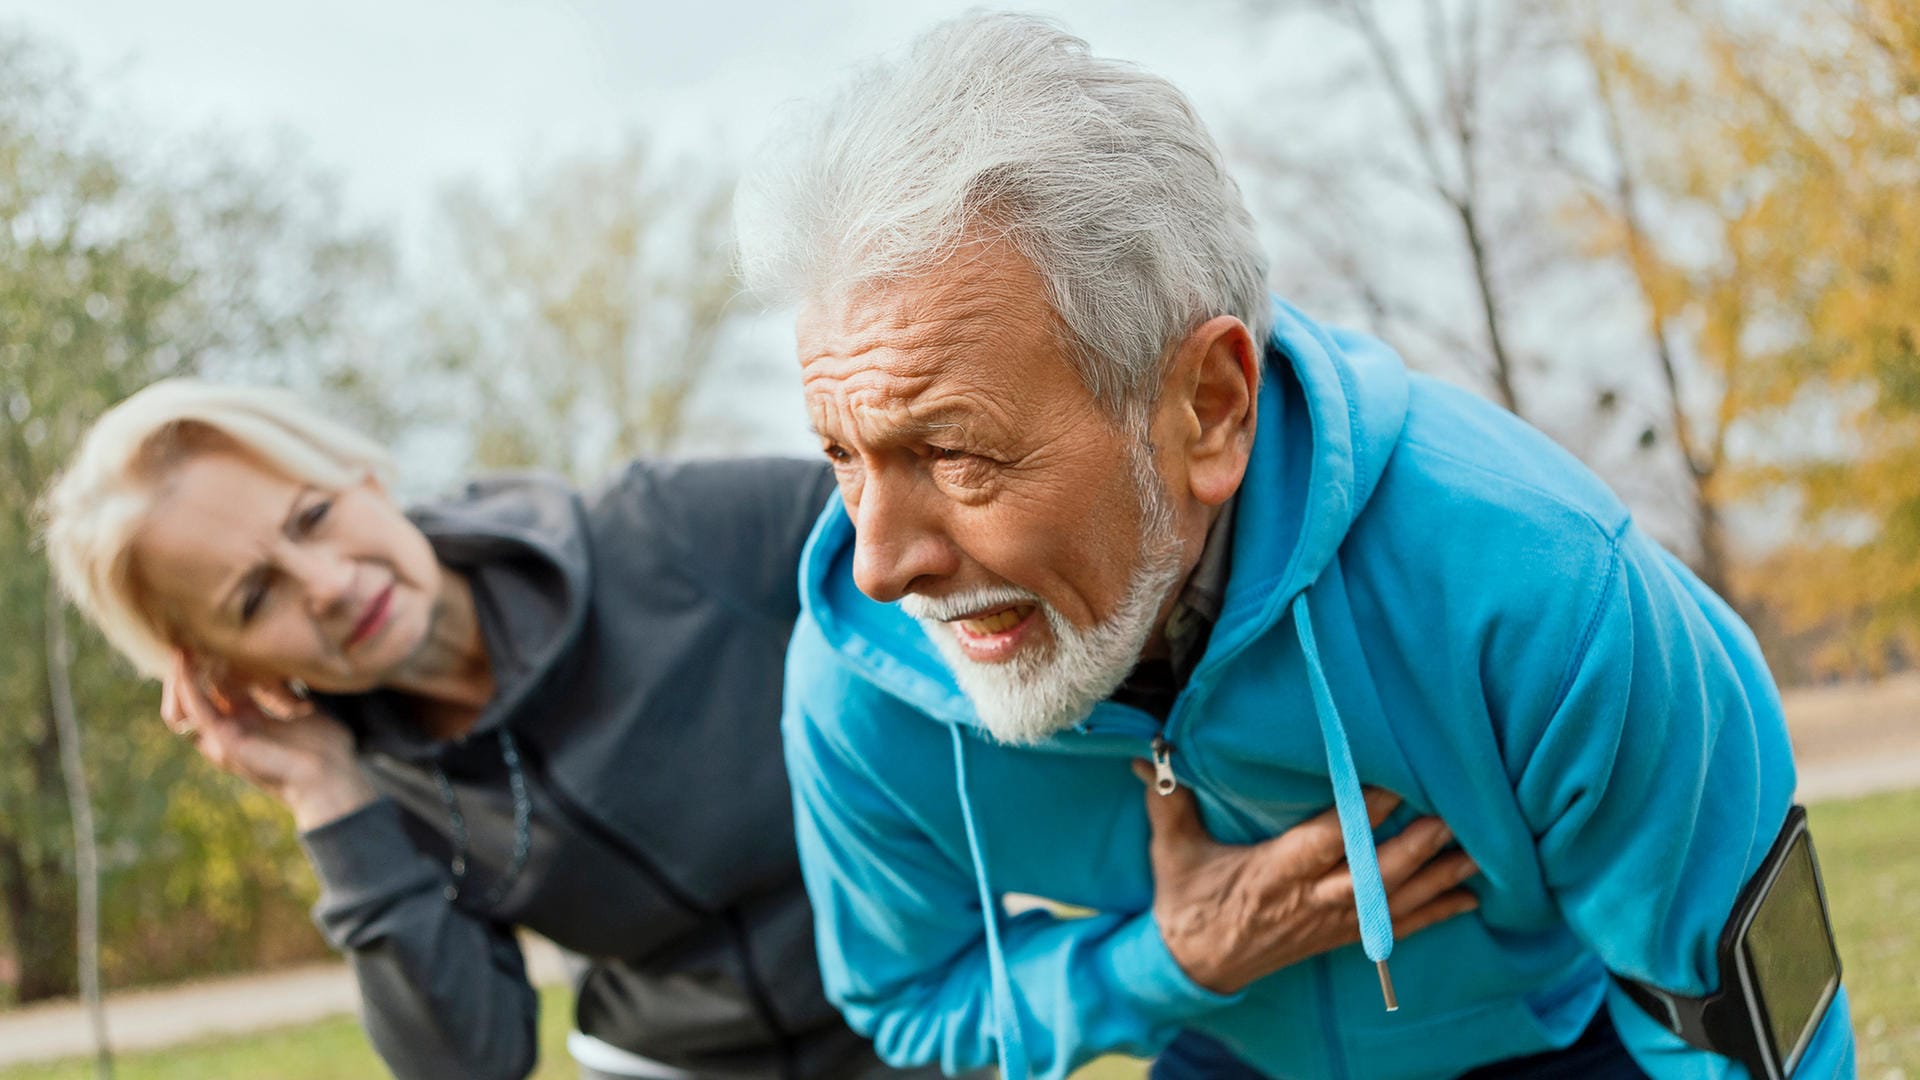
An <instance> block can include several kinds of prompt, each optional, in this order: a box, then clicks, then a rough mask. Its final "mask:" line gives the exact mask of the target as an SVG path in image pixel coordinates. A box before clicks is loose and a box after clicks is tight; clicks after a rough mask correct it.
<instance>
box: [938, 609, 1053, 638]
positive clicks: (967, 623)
mask: <svg viewBox="0 0 1920 1080" xmlns="http://www.w3.org/2000/svg"><path fill="white" fill-rule="evenodd" d="M1031 614H1033V605H1032V604H1008V605H1007V606H1005V607H1002V608H996V609H994V610H992V611H988V612H985V613H983V614H979V615H969V616H967V617H966V618H963V619H955V620H953V625H954V626H956V627H958V628H959V629H960V631H961V632H962V633H964V634H968V635H970V636H972V637H992V636H994V635H995V634H1004V633H1006V632H1007V631H1009V630H1011V629H1013V628H1014V627H1016V626H1019V625H1020V624H1021V623H1023V622H1025V621H1026V618H1027V616H1029V615H1031Z"/></svg>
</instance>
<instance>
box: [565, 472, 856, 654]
mask: <svg viewBox="0 0 1920 1080" xmlns="http://www.w3.org/2000/svg"><path fill="white" fill-rule="evenodd" d="M833 486H834V483H833V471H832V469H831V468H829V467H828V465H827V464H826V463H825V462H823V461H822V462H813V461H800V460H796V459H791V458H733V459H725V460H716V461H680V462H661V461H636V462H634V463H633V464H632V465H629V466H628V467H627V469H626V470H625V471H624V472H623V473H621V474H620V476H619V477H618V478H616V480H615V483H614V486H613V487H612V488H610V489H609V490H608V491H607V493H606V494H605V496H604V497H603V498H602V499H601V501H600V510H599V512H600V513H602V514H608V513H610V514H612V515H613V519H612V523H613V524H614V525H615V527H616V528H617V530H618V532H619V533H620V534H621V536H622V538H623V540H624V542H626V543H634V542H641V543H648V544H651V545H654V546H655V547H656V548H657V549H658V552H659V555H660V557H661V558H663V559H666V560H667V561H668V562H669V563H670V564H671V565H672V566H674V567H675V568H677V569H678V570H680V571H681V572H682V573H683V574H685V575H686V576H687V577H688V578H689V579H690V580H692V581H695V582H698V583H700V584H701V586H702V587H703V588H707V589H711V590H712V591H713V593H714V594H715V595H717V596H719V597H721V598H722V599H724V600H726V601H727V602H729V603H730V604H731V605H732V606H733V607H735V608H736V609H737V610H738V611H739V612H740V613H741V614H746V615H750V616H753V617H756V618H764V619H768V620H770V621H772V622H774V623H777V624H779V625H780V626H781V627H782V628H785V627H787V626H791V625H792V623H793V620H794V619H795V618H797V617H798V616H799V614H800V597H799V592H798V590H797V588H796V586H795V584H794V581H795V578H796V577H797V576H798V572H799V566H800V551H801V549H802V548H803V547H805V546H806V543H807V536H808V534H810V533H811V532H812V531H813V523H814V519H815V518H817V517H819V516H820V511H821V509H822V508H823V507H825V506H826V503H827V497H828V496H829V495H831V494H832V493H833Z"/></svg>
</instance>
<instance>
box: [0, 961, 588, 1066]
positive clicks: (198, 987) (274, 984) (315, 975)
mask: <svg viewBox="0 0 1920 1080" xmlns="http://www.w3.org/2000/svg"><path fill="white" fill-rule="evenodd" d="M520 944H521V948H522V949H523V950H524V951H525V953H526V958H527V970H528V973H529V974H531V975H532V976H533V982H534V985H536V986H546V985H548V984H550V983H556V982H561V981H563V980H564V979H566V977H567V974H566V970H565V965H564V962H563V961H562V960H561V957H560V950H559V949H557V948H555V947H554V946H553V944H552V943H550V942H548V941H547V940H545V939H544V938H538V937H534V936H532V935H523V936H522V938H521V942H520ZM358 1005H359V993H358V991H357V990H356V988H355V986H354V982H353V974H352V972H350V971H348V970H347V965H346V964H344V963H327V964H312V965H308V966H306V967H299V968H290V969H283V970H280V971H270V972H264V973H262V974H258V975H236V976H231V977H228V978H223V979H207V980H204V981H196V982H191V983H186V984H183V985H179V986H169V987H164V988H161V989H156V990H131V991H126V992H123V993H117V994H113V995H110V996H109V997H108V998H107V1032H108V1037H109V1038H111V1039H112V1041H113V1048H114V1050H115V1051H117V1052H128V1051H139V1050H157V1049H160V1048H161V1047H166V1046H176V1045H179V1044H181V1043H188V1042H194V1041H196V1040H199V1039H206V1038H213V1037H217V1036H221V1035H238V1034H244V1033H247V1032H253V1031H264V1030H267V1029H269V1028H276V1027H288V1026H292V1025H295V1024H307V1023H312V1022H314V1021H316V1020H325V1019H327V1018H329V1017H333V1016H339V1015H342V1014H344V1013H351V1012H354V1011H355V1009H356V1008H357V1007H358ZM92 1052H93V1042H92V1036H91V1029H90V1028H89V1027H88V1026H87V1016H86V1013H85V1011H84V1010H83V1009H82V1008H81V1007H80V1006H79V1005H78V1004H75V1003H72V1002H58V1003H51V1004H45V1005H30V1006H28V1007H26V1008H24V1009H17V1010H14V1011H11V1012H0V1068H5V1067H7V1066H9V1065H25V1064H29V1063H33V1062H42V1061H57V1060H59V1059H61V1058H71V1057H79V1056H83V1055H87V1054H91V1053H92Z"/></svg>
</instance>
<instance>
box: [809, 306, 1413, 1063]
mask: <svg viewBox="0 0 1920 1080" xmlns="http://www.w3.org/2000/svg"><path fill="white" fill-rule="evenodd" d="M1273 314H1274V329H1273V333H1272V335H1271V337H1270V338H1269V339H1268V342H1267V348H1266V355H1265V358H1264V379H1263V386H1262V388H1261V391H1260V395H1259V412H1258V422H1257V427H1256V433H1255V438H1254V449H1253V454H1252V457H1251V459H1250V461H1249V462H1248V467H1247V473H1246V476H1245V478H1244V479H1243V481H1242V483H1241V486H1240V490H1239V493H1238V503H1237V505H1236V510H1235V518H1234V547H1233V552H1234V554H1233V564H1232V569H1231V572H1230V575H1229V579H1228V585H1227V595H1226V599H1225V604H1224V606H1223V608H1222V611H1221V615H1220V619H1219V621H1218V622H1217V624H1216V625H1215V628H1214V632H1213V636H1212V638H1211V640H1210V641H1209V643H1208V646H1207V650H1206V653H1205V655H1204V656H1203V657H1202V658H1201V660H1200V663H1199V665H1198V666H1197V667H1196V668H1195V670H1194V673H1193V676H1192V679H1193V681H1196V682H1201V681H1205V680H1206V679H1208V678H1209V675H1210V673H1211V672H1212V671H1216V670H1218V669H1219V668H1220V667H1221V666H1222V665H1224V664H1225V663H1226V662H1227V660H1228V659H1230V658H1231V657H1232V656H1233V655H1234V654H1235V653H1237V652H1239V651H1240V649H1241V648H1242V647H1243V646H1244V645H1245V644H1246V643H1247V642H1248V641H1250V640H1251V639H1253V638H1254V637H1255V636H1257V635H1259V634H1262V633H1265V632H1267V631H1269V630H1270V629H1272V628H1273V627H1274V626H1275V625H1276V624H1278V623H1279V622H1280V621H1281V620H1283V619H1287V618H1289V617H1290V618H1291V620H1292V623H1293V631H1294V633H1295V634H1296V635H1297V636H1298V638H1299V641H1300V646H1301V651H1302V653H1303V654H1304V657H1305V660H1306V669H1307V674H1308V679H1309V682H1310V684H1311V690H1312V696H1313V703H1314V712H1315V715H1316V718H1317V719H1318V721H1319V725H1320V730H1321V734H1322V738H1323V740H1324V742H1325V745H1326V755H1327V768H1328V776H1329V778H1330V781H1331V786H1332V795H1333V801H1334V805H1335V807H1336V808H1337V811H1338V816H1339V818H1340V825H1341V833H1342V838H1343V841H1344V845H1345V848H1346V853H1347V862H1348V865H1349V867H1350V868H1351V872H1352V874H1353V879H1354V898H1355V899H1354V903H1355V907H1356V909H1357V911H1358V914H1359V921H1360V929H1361V939H1362V944H1363V946H1364V948H1365V951H1366V954H1367V956H1368V958H1369V959H1371V960H1373V961H1374V962H1375V963H1376V964H1377V965H1378V967H1379V972H1380V982H1381V992H1382V995H1383V998H1384V1000H1385V1004H1386V1007H1387V1009H1388V1010H1389V1011H1391V1010H1393V1009H1395V1008H1397V1004H1396V1002H1395V999H1394V995H1393V989H1392V983H1391V980H1390V979H1389V977H1388V973H1387V966H1386V961H1387V958H1388V956H1389V955H1390V954H1391V952H1392V949H1393V925H1392V920H1391V916H1390V914H1389V911H1388V906H1387V897H1386V890H1385V887H1384V885H1383V883H1382V881H1381V877H1380V869H1379V859H1378V856H1377V853H1376V852H1375V848H1374V842H1373V826H1372V823H1371V821H1370V820H1369V817H1368V814H1367V807H1366V802H1365V797H1364V795H1363V793H1362V791H1361V787H1360V782H1359V775H1358V771H1357V769H1356V768H1355V765H1354V760H1353V754H1352V750H1351V747H1350V746H1349V745H1348V739H1347V733H1346V728H1345V726H1344V724H1343V723H1342V721H1341V718H1340V713H1339V710H1338V708H1337V706H1336V704H1335V702H1334V699H1333V695H1332V692H1331V689H1330V688H1329V686H1328V684H1327V679H1326V676H1325V673H1324V670H1323V665H1322V663H1321V660H1320V655H1319V648H1318V645H1317V643H1316V640H1315V636H1314V626H1313V615H1312V610H1311V607H1310V606H1309V600H1308V593H1309V592H1310V591H1311V587H1312V585H1313V583H1314V581H1315V580H1316V579H1318V578H1319V576H1320V574H1321V572H1322V571H1324V570H1325V569H1326V568H1327V566H1328V565H1329V564H1330V563H1331V562H1332V561H1333V558H1334V555H1335V553H1336V552H1337V551H1338V550H1339V548H1340V544H1341V542H1342V541H1343V540H1344V539H1345V537H1346V535H1347V531H1348V530H1349V528H1351V527H1352V525H1353V523H1354V521H1355V520H1356V519H1357V518H1358V517H1359V515H1360V513H1361V511H1362V510H1363V509H1364V508H1365V507H1366V504H1367V500H1368V498H1369V497H1370V496H1371V495H1372V493H1373V490H1374V487H1375V485H1376V484H1377V483H1378V481H1379V478H1380V476H1381V473H1382V471H1383V470H1384V468H1385V467H1386V463H1387V461H1388V459H1389V458H1390V457H1391V456H1392V454H1393V451H1394V448H1395V446H1396V445H1397V444H1398V442H1399V439H1400V433H1401V429H1402V427H1403V425H1404V424H1405V421H1406V415H1407V401H1408V381H1407V374H1406V369H1405V367H1404V366H1403V365H1402V363H1401V361H1400V359H1399V357H1398V356H1396V355H1395V354H1394V353H1393V352H1392V350H1390V349H1388V348H1387V347H1386V346H1385V345H1383V344H1381V343H1380V342H1378V341H1375V340H1374V339H1372V338H1369V337H1366V336H1364V335H1360V334H1354V333H1350V332H1346V331H1340V330H1334V329H1330V328H1327V327H1323V326H1321V325H1320V324H1318V323H1316V322H1314V321H1313V320H1311V319H1309V318H1308V317H1307V316H1306V315H1304V314H1302V313H1301V312H1300V311H1299V310H1298V309H1296V308H1294V307H1293V306H1292V305H1290V304H1287V303H1286V302H1284V301H1282V300H1279V299H1278V298H1276V299H1274V301H1273ZM853 547H854V530H853V524H852V522H851V520H850V519H849V518H848V517H847V515H846V513H845V508H844V505H843V504H842V503H840V502H839V501H838V496H835V500H834V501H833V502H832V503H830V504H829V506H828V508H827V512H826V513H825V514H823V515H822V517H821V520H820V523H819V525H818V526H817V528H816V529H815V532H814V535H813V538H812V540H811V541H810V543H809V545H808V549H807V552H806V555H805V556H804V558H803V562H802V568H801V587H802V589H801V591H802V604H803V610H804V612H805V616H804V617H806V618H810V619H812V620H813V621H814V622H815V623H816V624H817V625H818V627H819V629H820V631H821V633H822V634H823V636H824V637H825V638H826V640H827V642H828V644H829V645H830V646H831V647H833V648H834V649H836V650H837V651H838V652H839V653H840V654H841V655H842V656H843V657H844V658H845V659H846V660H847V661H848V662H849V663H850V664H851V665H852V666H854V667H855V668H857V669H858V670H860V671H861V672H862V674H863V675H864V676H865V678H866V679H868V680H869V681H870V682H872V683H874V684H875V685H877V686H880V687H881V688H882V689H885V690H887V691H888V692H889V693H892V694H893V695H895V696H897V697H899V698H901V699H903V700H905V701H907V702H908V703H910V704H912V705H913V706H915V707H917V708H918V709H919V710H920V711H921V712H923V713H926V714H927V715H929V716H932V717H934V718H935V719H937V720H940V721H942V722H944V723H946V724H948V725H949V728H950V731H951V735H952V742H953V759H954V782H955V788H956V790H957V793H958V797H959V802H960V809H961V817H962V819H963V822H964V825H965V830H966V834H967V845H968V852H969V855H970V857H971V860H972V863H973V868H974V878H975V884H976V886H977V888H978V895H979V903H980V908H981V912H982V919H983V922H984V924H985V932H986V940H987V953H988V974H989V978H990V980H991V983H992V998H993V1004H994V1011H995V1019H996V1027H997V1029H998V1032H999V1048H1000V1058H1001V1073H1002V1075H1003V1076H1005V1077H1007V1078H1009V1080H1025V1077H1026V1076H1028V1074H1029V1071H1030V1068H1029V1065H1028V1059H1027V1055H1026V1052H1025V1048H1024V1039H1023V1034H1022V1031H1021V1025H1020V1022H1019V1010H1018V1007H1017V1005H1016V1004H1015V999H1014V993H1013V988H1012V980H1011V976H1010V973H1009V972H1008V971H1007V965H1006V960H1005V957H1004V954H1003V949H1002V945H1001V930H1000V919H1001V916H1000V905H999V903H998V902H997V899H996V894H995V891H994V889H993V888H992V885H991V881H990V872H989V870H990V853H989V852H987V851H985V850H984V849H983V846H982V842H981V837H980V834H979V829H978V827H977V825H976V821H975V813H974V807H973V802H972V798H971V794H970V792H969V788H968V782H967V757H968V742H969V739H968V738H967V729H970V728H978V727H979V722H978V718H977V715H976V714H975V712H974V710H973V708H972V705H971V703H970V702H969V701H968V700H967V699H966V697H965V695H964V693H963V692H962V691H960V689H959V687H958V685H957V683H956V682H955V680H954V678H953V676H952V674H951V673H950V672H949V670H948V669H947V667H946V665H945V662H944V661H943V659H942V658H941V657H940V655H939V654H938V653H937V652H936V651H935V648H934V646H933V644H932V642H931V641H930V640H928V637H927V635H926V633H925V632H924V631H923V630H922V629H921V627H920V626H919V625H918V623H916V622H915V620H913V619H912V618H911V617H909V616H908V615H907V614H906V613H905V612H904V611H902V610H901V609H900V608H899V606H898V605H894V604H880V603H876V602H875V601H873V600H871V599H869V598H868V597H866V596H865V595H863V594H862V593H860V591H859V590H858V588H857V587H856V586H855V585H854V583H853V574H852V558H853ZM1060 738H1062V739H1065V738H1071V736H1061V737H1060ZM1058 741H1059V740H1058V739H1056V742H1058Z"/></svg>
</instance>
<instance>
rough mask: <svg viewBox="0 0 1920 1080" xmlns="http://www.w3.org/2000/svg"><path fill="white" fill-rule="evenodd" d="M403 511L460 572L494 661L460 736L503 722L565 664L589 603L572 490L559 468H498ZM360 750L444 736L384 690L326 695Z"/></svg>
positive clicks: (396, 753)
mask: <svg viewBox="0 0 1920 1080" xmlns="http://www.w3.org/2000/svg"><path fill="white" fill-rule="evenodd" d="M407 516H408V518H409V519H410V520H412V521H413V523H414V524H415V525H416V526H418V527H419V529H420V531H421V532H422V533H424V534H425V535H426V537H427V541H428V543H430V544H431V545H432V546H433V551H434V555H435V556H436V557H437V558H438V559H439V560H440V562H441V564H442V565H443V566H445V567H446V568H447V569H448V570H451V571H453V572H455V573H460V574H464V575H465V576H466V577H467V580H468V582H469V583H470V584H471V585H472V587H473V593H474V604H475V607H476V608H477V609H478V614H479V616H480V625H481V632H482V634H483V635H484V636H485V638H486V646H487V654H488V657H489V658H490V659H491V661H492V663H493V669H494V670H493V676H494V683H495V686H496V687H497V689H496V691H495V693H494V697H493V700H492V701H491V702H489V703H488V704H487V707H486V708H485V709H484V710H483V711H482V712H481V714H480V719H479V720H478V721H477V722H476V723H475V725H474V727H473V730H472V731H471V732H469V734H468V737H469V738H471V737H473V736H475V735H479V734H482V733H485V732H487V731H491V730H494V729H496V728H498V727H500V726H501V725H502V724H506V723H509V722H510V721H511V720H512V719H513V718H514V717H516V716H517V715H518V714H519V713H520V712H521V711H522V710H524V709H526V708H527V707H528V706H529V703H530V702H531V701H533V700H535V699H536V695H537V694H538V693H539V691H540V689H541V688H542V687H543V686H544V685H546V683H547V682H548V680H550V679H551V678H553V677H555V675H556V673H557V672H558V671H559V670H560V669H562V668H563V667H564V666H565V663H566V660H567V658H568V657H569V656H570V655H571V654H572V652H573V650H574V647H575V645H576V644H577V643H578V641H579V639H580V636H581V632H582V628H583V627H584V625H585V623H586V619H587V612H588V609H589V608H590V606H591V601H592V588H591V584H590V583H591V573H592V565H591V555H590V546H589V543H588V537H587V525H586V511H585V508H584V506H583V505H582V503H581V501H580V497H579V495H578V494H576V493H575V492H574V491H573V489H572V488H570V487H569V486H568V485H567V484H565V483H564V482H562V481H561V480H559V479H558V478H555V477H551V476H546V475H543V474H535V473H523V474H507V475H502V476H495V477H489V478H487V479H484V480H477V481H474V482H472V483H470V484H468V485H467V486H466V487H465V489H464V490H463V491H462V493H461V495H460V496H459V497H457V498H455V499H451V500H448V501H445V502H438V503H430V504H426V505H422V506H418V507H415V508H413V509H411V510H409V511H408V513H407ZM323 705H324V706H325V707H326V708H327V709H328V710H329V711H330V712H332V713H333V715H335V716H338V717H340V718H341V720H343V721H344V722H345V723H346V724H347V725H348V726H349V727H351V728H352V729H353V730H354V733H355V735H356V737H357V738H358V739H359V741H360V746H361V748H362V749H363V750H367V751H371V752H377V753H384V754H388V755H391V756H393V757H398V758H403V759H409V760H420V759H424V758H429V757H432V756H434V755H436V754H437V753H438V752H439V750H440V747H441V746H442V745H443V744H440V743H437V742H436V741H435V740H433V739H432V738H430V737H428V736H427V735H425V734H424V733H422V732H421V731H420V730H419V728H418V727H417V726H416V725H414V724H413V723H412V722H411V721H410V720H409V719H408V717H409V716H410V715H411V710H410V709H408V708H407V707H405V706H404V705H403V704H402V703H400V702H399V701H397V700H396V695H394V694H393V693H391V692H390V691H384V690H381V691H375V692H373V693H370V694H356V695H348V696H335V695H326V696H325V697H324V700H323Z"/></svg>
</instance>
